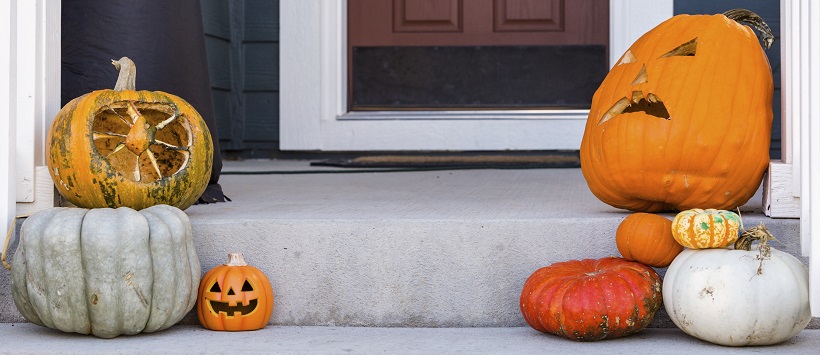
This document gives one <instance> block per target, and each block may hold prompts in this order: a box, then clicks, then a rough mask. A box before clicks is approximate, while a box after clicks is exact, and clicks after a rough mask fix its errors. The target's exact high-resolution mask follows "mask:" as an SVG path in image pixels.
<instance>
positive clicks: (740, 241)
mask: <svg viewBox="0 0 820 355" xmlns="http://www.w3.org/2000/svg"><path fill="white" fill-rule="evenodd" d="M756 240H759V241H760V244H759V245H758V247H757V249H758V250H759V251H760V254H759V255H758V256H757V259H758V260H760V266H758V268H757V274H758V275H761V274H763V260H769V259H770V258H771V257H772V247H770V246H769V241H770V240H774V241H777V242H779V240H777V238H775V237H774V235H772V233H771V232H769V229H768V228H766V226H765V225H763V223H760V225H758V226H757V227H752V228H749V229H747V230H745V231H743V233H741V234H740V238H737V241H736V242H735V249H736V250H745V251H751V250H752V243H753V242H754V241H756Z"/></svg>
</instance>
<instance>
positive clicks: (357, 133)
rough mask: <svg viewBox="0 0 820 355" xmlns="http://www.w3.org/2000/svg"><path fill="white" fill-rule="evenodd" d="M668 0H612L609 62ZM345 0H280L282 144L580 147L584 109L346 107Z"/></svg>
mask: <svg viewBox="0 0 820 355" xmlns="http://www.w3.org/2000/svg"><path fill="white" fill-rule="evenodd" d="M672 3H673V0H654V1H653V0H629V1H627V0H610V63H614V61H615V60H617V58H619V57H620V55H621V53H623V52H624V51H625V50H626V49H627V48H629V46H630V45H631V44H632V42H634V41H635V39H637V38H638V37H639V36H640V35H642V34H643V33H645V32H646V31H648V30H649V29H651V28H652V27H654V26H655V25H657V24H659V23H660V22H662V21H663V20H665V19H668V18H669V17H671V16H672V12H673V11H672ZM346 28H347V1H346V0H340V1H337V0H303V1H282V2H280V29H281V35H280V87H281V88H282V89H281V90H280V94H279V98H280V118H279V123H280V135H279V144H280V149H282V150H322V151H366V150H384V151H387V150H471V151H480V150H542V149H578V147H579V146H580V144H581V137H582V135H583V131H584V125H585V123H586V118H587V114H588V110H554V111H491V112H488V111H480V112H479V111H476V112H463V111H462V112H456V113H453V112H444V111H427V112H414V113H411V114H408V113H407V112H376V113H372V112H370V113H348V112H347V92H346V91H347V89H346V88H347V77H346V76H347V59H346V58H347V53H346V48H347V31H346Z"/></svg>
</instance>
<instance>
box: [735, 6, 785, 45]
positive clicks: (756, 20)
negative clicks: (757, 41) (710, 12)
mask: <svg viewBox="0 0 820 355" xmlns="http://www.w3.org/2000/svg"><path fill="white" fill-rule="evenodd" d="M723 15H724V16H726V17H728V18H730V19H732V20H735V21H737V22H738V23H742V22H746V23H748V24H750V25H752V26H754V28H756V29H757V30H758V31H760V34H761V35H762V36H763V38H762V39H763V48H765V49H769V47H771V46H772V43H774V34H772V29H771V28H769V25H767V24H766V22H763V18H761V17H760V16H758V14H756V13H754V12H751V11H749V10H746V9H732V10H729V11H726V12H724V13H723Z"/></svg>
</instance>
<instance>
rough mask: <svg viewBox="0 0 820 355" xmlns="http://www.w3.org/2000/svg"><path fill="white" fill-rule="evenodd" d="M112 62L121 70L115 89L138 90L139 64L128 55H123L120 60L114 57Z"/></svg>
mask: <svg viewBox="0 0 820 355" xmlns="http://www.w3.org/2000/svg"><path fill="white" fill-rule="evenodd" d="M111 64H114V67H115V68H117V70H119V71H120V76H119V77H117V84H116V85H114V90H115V91H123V90H137V84H136V83H137V65H136V64H134V61H132V60H131V59H130V58H128V57H122V58H120V60H113V59H112V60H111Z"/></svg>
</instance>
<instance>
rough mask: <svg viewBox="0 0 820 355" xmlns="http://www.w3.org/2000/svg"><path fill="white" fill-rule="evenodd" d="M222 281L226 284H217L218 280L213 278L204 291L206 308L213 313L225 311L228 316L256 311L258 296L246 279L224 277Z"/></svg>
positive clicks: (244, 314)
mask: <svg viewBox="0 0 820 355" xmlns="http://www.w3.org/2000/svg"><path fill="white" fill-rule="evenodd" d="M243 281H244V282H243ZM224 282H225V283H226V284H227V285H219V280H215V281H214V282H213V285H211V287H210V288H208V292H206V293H205V301H206V302H207V304H208V310H209V311H210V312H211V313H212V314H213V315H219V313H225V315H226V317H228V318H232V317H235V316H237V315H239V316H242V317H246V316H249V315H251V314H252V313H253V312H254V311H256V308H257V306H258V304H259V296H258V292H257V290H256V288H255V287H253V285H252V284H251V282H250V281H249V280H248V279H244V280H238V279H236V278H234V279H230V278H226V279H225V281H224ZM240 282H241V284H240Z"/></svg>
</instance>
